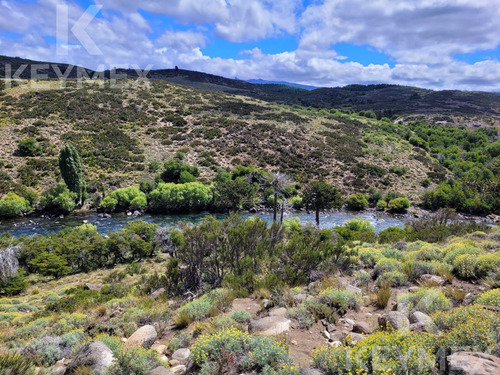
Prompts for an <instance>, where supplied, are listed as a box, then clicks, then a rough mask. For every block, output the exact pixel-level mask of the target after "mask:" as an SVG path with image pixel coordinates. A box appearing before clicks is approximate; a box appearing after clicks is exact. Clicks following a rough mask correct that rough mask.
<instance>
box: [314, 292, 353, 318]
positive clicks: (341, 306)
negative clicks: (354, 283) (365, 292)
mask: <svg viewBox="0 0 500 375" xmlns="http://www.w3.org/2000/svg"><path fill="white" fill-rule="evenodd" d="M315 300H316V301H317V302H319V303H321V304H324V305H326V306H328V307H330V308H334V309H336V310H337V312H338V313H339V314H340V315H344V314H345V313H346V312H347V311H348V310H349V309H354V310H357V309H358V308H359V306H360V304H361V298H360V296H359V295H358V294H356V293H354V292H351V291H349V290H342V289H336V288H334V287H330V288H328V289H325V290H323V291H322V292H321V293H319V294H318V296H317V297H316V298H315Z"/></svg>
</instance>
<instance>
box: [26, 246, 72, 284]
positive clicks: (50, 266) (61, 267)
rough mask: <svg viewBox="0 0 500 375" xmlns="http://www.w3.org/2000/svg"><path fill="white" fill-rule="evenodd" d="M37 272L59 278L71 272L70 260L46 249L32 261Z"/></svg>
mask: <svg viewBox="0 0 500 375" xmlns="http://www.w3.org/2000/svg"><path fill="white" fill-rule="evenodd" d="M30 264H31V266H33V267H34V268H35V269H36V271H37V272H39V273H40V274H42V275H44V276H53V277H55V278H59V277H61V276H64V275H67V274H68V273H69V272H70V268H69V267H68V262H67V261H66V259H64V258H63V257H62V256H60V255H56V254H53V253H49V252H47V251H44V252H43V253H40V254H39V255H38V256H37V257H36V258H35V259H33V260H32V261H31V262H30Z"/></svg>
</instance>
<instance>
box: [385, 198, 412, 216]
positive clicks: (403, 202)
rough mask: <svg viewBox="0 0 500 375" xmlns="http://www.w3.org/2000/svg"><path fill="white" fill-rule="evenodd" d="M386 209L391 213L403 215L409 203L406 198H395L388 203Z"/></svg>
mask: <svg viewBox="0 0 500 375" xmlns="http://www.w3.org/2000/svg"><path fill="white" fill-rule="evenodd" d="M388 208H389V210H390V211H391V212H396V213H405V212H406V210H407V209H408V208H410V201H409V200H408V198H395V199H392V200H391V201H390V202H389V205H388Z"/></svg>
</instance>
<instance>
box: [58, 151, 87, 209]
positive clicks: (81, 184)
mask: <svg viewBox="0 0 500 375" xmlns="http://www.w3.org/2000/svg"><path fill="white" fill-rule="evenodd" d="M59 169H60V170H61V175H62V177H63V179H64V182H65V183H66V185H68V188H69V190H71V191H72V192H74V193H76V195H77V202H78V204H79V205H81V204H82V203H83V200H84V199H85V194H86V184H85V181H84V180H83V176H82V162H81V160H80V156H79V155H78V152H77V151H76V149H75V147H74V146H73V145H72V144H66V145H64V147H63V148H62V149H61V152H60V153H59Z"/></svg>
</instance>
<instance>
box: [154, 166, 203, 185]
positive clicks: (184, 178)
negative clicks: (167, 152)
mask: <svg viewBox="0 0 500 375" xmlns="http://www.w3.org/2000/svg"><path fill="white" fill-rule="evenodd" d="M163 167H164V171H163V172H162V174H161V179H162V180H163V181H164V182H172V183H174V184H178V183H181V184H184V183H188V182H194V181H196V177H198V176H199V175H200V171H199V170H198V168H196V167H193V166H190V165H186V164H183V163H182V162H181V161H180V160H168V161H166V162H165V164H164V166H163Z"/></svg>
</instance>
